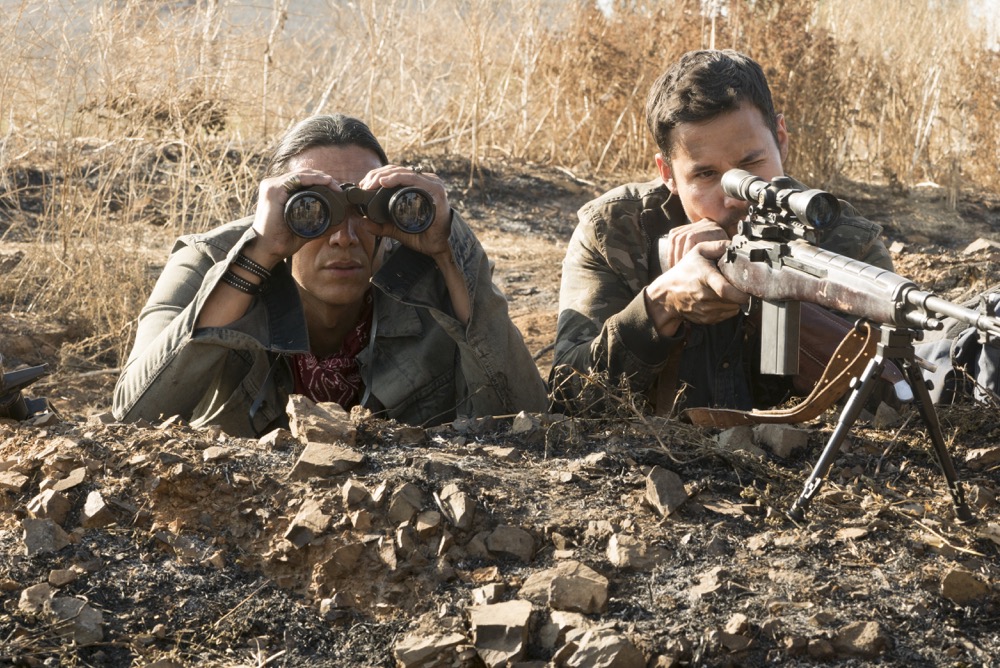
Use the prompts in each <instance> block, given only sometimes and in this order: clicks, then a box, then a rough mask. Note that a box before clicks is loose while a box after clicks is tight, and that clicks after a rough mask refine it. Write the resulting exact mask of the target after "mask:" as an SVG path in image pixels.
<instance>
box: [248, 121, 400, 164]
mask: <svg viewBox="0 0 1000 668" xmlns="http://www.w3.org/2000/svg"><path fill="white" fill-rule="evenodd" d="M323 146H358V147H360V148H366V149H368V150H369V151H371V152H372V153H374V154H375V155H377V156H378V159H379V161H381V163H382V164H383V165H387V164H389V158H388V157H386V155H385V151H384V150H383V149H382V145H381V144H379V143H378V139H375V135H374V134H372V131H371V129H370V128H369V127H368V126H367V125H365V124H364V122H362V121H360V120H358V119H356V118H352V117H351V116H345V115H344V114H329V115H319V116H310V117H309V118H307V119H305V120H303V121H299V122H298V123H296V124H295V127H293V128H292V129H291V130H289V131H288V132H287V133H286V134H285V136H284V137H282V138H281V141H280V142H278V145H277V146H276V147H275V149H274V152H273V153H272V154H271V159H270V160H269V161H268V163H267V173H266V175H267V176H276V175H278V174H284V173H285V172H287V171H288V163H289V162H291V160H292V158H294V157H295V156H297V155H299V154H300V153H302V152H303V151H308V150H309V149H311V148H317V147H323Z"/></svg>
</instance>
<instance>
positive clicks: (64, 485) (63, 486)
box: [52, 466, 87, 492]
mask: <svg viewBox="0 0 1000 668" xmlns="http://www.w3.org/2000/svg"><path fill="white" fill-rule="evenodd" d="M86 479H87V468H86V467H85V466H81V467H79V468H75V469H73V470H72V471H70V472H69V473H68V474H67V475H66V477H65V478H63V479H62V480H59V481H57V482H56V483H55V484H54V485H52V489H53V490H55V491H57V492H65V491H66V490H68V489H73V488H74V487H76V486H77V485H80V484H82V483H83V482H84V481H85V480H86Z"/></svg>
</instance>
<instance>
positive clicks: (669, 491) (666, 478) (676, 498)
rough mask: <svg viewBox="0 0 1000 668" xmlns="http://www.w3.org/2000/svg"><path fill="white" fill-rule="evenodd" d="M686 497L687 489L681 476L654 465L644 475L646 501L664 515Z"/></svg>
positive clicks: (679, 504) (680, 503)
mask: <svg viewBox="0 0 1000 668" xmlns="http://www.w3.org/2000/svg"><path fill="white" fill-rule="evenodd" d="M687 499H688V494H687V490H685V489H684V481H683V480H681V477H680V476H679V475H677V474H676V473H674V472H673V471H670V470H668V469H664V468H660V467H659V466H654V467H653V468H652V470H650V472H649V475H647V476H646V501H647V502H648V503H649V504H650V505H651V506H652V507H653V509H654V510H655V511H656V512H657V513H659V515H660V516H662V517H666V516H667V515H669V514H670V513H672V512H674V511H675V510H677V509H678V508H680V507H681V505H683V503H684V502H685V501H687Z"/></svg>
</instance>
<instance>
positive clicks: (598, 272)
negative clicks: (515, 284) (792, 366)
mask: <svg viewBox="0 0 1000 668" xmlns="http://www.w3.org/2000/svg"><path fill="white" fill-rule="evenodd" d="M841 205H842V212H841V216H840V219H839V220H838V221H836V222H835V223H834V224H833V225H831V226H830V227H828V228H824V231H823V233H822V234H821V235H820V239H819V245H820V246H822V247H823V248H825V249H827V250H830V251H832V252H835V253H839V254H842V255H847V256H850V257H852V258H855V259H859V260H862V261H864V262H867V263H869V264H873V265H876V266H879V267H883V268H886V269H891V268H892V260H891V259H890V257H889V253H888V251H887V250H886V248H885V245H884V244H883V243H882V241H881V240H880V239H879V234H880V233H881V231H882V228H881V227H880V226H879V225H876V224H875V223H872V222H870V221H867V220H865V219H864V218H862V217H860V216H859V215H858V213H857V212H856V211H855V210H854V208H853V207H852V206H851V205H850V204H848V203H846V202H843V201H841ZM579 218H580V222H579V225H577V228H576V230H575V231H574V233H573V237H572V239H571V240H570V242H569V247H568V248H567V251H566V258H565V260H564V261H563V268H562V286H561V289H560V292H559V322H558V328H557V332H556V347H555V359H554V363H553V368H552V373H551V375H550V379H549V380H550V386H551V390H552V394H553V398H554V400H555V403H556V405H557V406H561V407H562V408H563V409H564V410H568V411H574V412H576V411H581V410H586V409H588V408H592V407H594V401H595V400H594V396H596V395H594V394H593V393H592V392H587V391H585V390H587V388H591V389H593V388H594V387H595V385H594V383H593V382H590V381H595V380H596V381H597V388H598V389H599V390H600V391H603V388H606V387H608V386H609V385H610V386H611V387H613V388H616V389H619V390H627V391H628V392H629V393H630V394H632V395H637V394H645V393H647V392H648V390H650V388H651V387H652V385H653V383H654V381H655V380H656V378H657V376H658V375H659V373H660V371H661V370H662V369H663V367H664V365H665V363H666V361H667V357H668V355H669V354H670V352H671V350H673V349H674V348H675V347H676V346H678V345H685V350H684V353H683V355H682V357H681V359H680V368H679V373H678V380H679V385H678V387H680V386H681V384H682V385H684V386H685V390H684V394H683V405H684V406H685V407H694V406H715V407H726V408H739V409H749V408H751V407H760V406H762V405H768V404H773V403H776V402H777V401H780V400H781V399H783V398H785V396H784V395H783V394H782V393H783V392H784V390H783V389H781V388H777V389H776V388H774V387H771V386H770V384H769V383H768V382H766V381H764V380H762V379H761V378H760V377H755V371H754V362H755V361H756V360H755V357H756V351H757V350H758V348H759V346H755V345H754V343H755V341H753V336H752V334H750V333H749V332H748V330H749V329H750V328H748V327H747V326H746V322H745V317H744V316H743V315H739V316H736V317H734V318H731V319H729V320H727V321H724V322H721V323H718V324H715V325H704V326H701V325H690V326H688V327H687V331H686V333H684V334H683V335H682V334H681V331H679V332H678V335H676V336H672V337H663V336H660V335H659V334H658V333H657V332H656V330H655V329H654V327H653V323H652V321H651V320H650V318H649V315H648V314H647V313H646V306H645V302H644V299H643V295H642V291H643V288H644V287H645V286H646V285H648V284H649V283H650V282H651V281H652V280H653V279H654V278H656V276H657V275H658V274H659V273H660V272H659V266H658V265H659V262H658V260H657V259H656V258H657V253H656V247H657V239H658V238H659V237H660V236H662V235H663V234H666V233H667V232H668V231H670V230H671V229H672V228H674V227H676V226H678V225H684V224H686V223H687V222H688V220H687V218H686V216H685V215H684V210H683V208H682V207H681V203H680V199H679V198H677V197H671V195H670V191H669V190H668V189H667V187H666V186H665V185H664V183H663V181H662V180H660V179H656V180H655V181H651V182H648V183H630V184H626V185H624V186H620V187H618V188H615V189H614V190H611V191H609V192H607V193H605V194H604V195H602V196H601V197H598V198H597V199H595V200H592V201H591V202H588V203H587V204H585V205H584V206H583V207H582V208H581V209H580V211H579ZM651 258H652V259H653V261H652V266H651V262H650V259H651ZM682 331H683V330H682ZM685 337H686V342H685ZM586 378H589V379H590V381H587V380H586ZM776 394H782V396H775V395H776Z"/></svg>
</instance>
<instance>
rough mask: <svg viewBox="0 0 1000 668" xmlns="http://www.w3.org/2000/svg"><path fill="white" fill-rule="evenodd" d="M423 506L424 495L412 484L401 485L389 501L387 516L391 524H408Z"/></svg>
mask: <svg viewBox="0 0 1000 668" xmlns="http://www.w3.org/2000/svg"><path fill="white" fill-rule="evenodd" d="M423 505H424V493H423V492H422V491H420V488H419V487H417V486H416V485H414V484H413V483H410V482H407V483H403V485H401V486H400V487H399V488H398V489H397V490H396V491H395V492H393V493H392V498H391V499H390V500H389V510H388V512H387V516H388V518H389V521H390V522H392V523H393V524H399V523H400V522H409V521H410V520H411V519H413V516H414V515H416V514H417V513H418V512H419V511H420V509H421V507H423Z"/></svg>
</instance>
